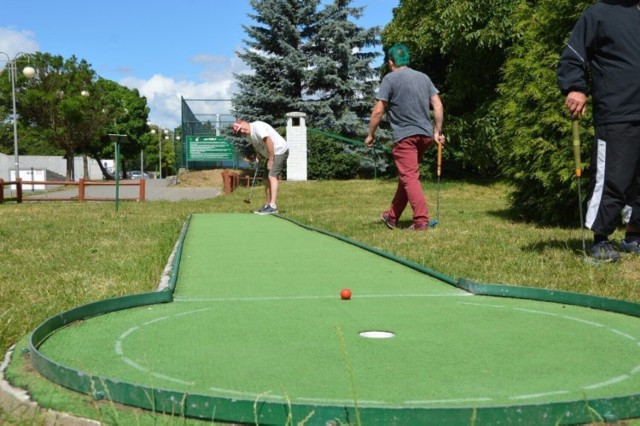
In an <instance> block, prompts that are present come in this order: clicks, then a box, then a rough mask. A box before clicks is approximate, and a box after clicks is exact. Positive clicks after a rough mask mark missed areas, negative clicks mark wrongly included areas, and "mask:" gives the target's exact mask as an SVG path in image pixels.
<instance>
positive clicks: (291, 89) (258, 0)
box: [232, 0, 320, 126]
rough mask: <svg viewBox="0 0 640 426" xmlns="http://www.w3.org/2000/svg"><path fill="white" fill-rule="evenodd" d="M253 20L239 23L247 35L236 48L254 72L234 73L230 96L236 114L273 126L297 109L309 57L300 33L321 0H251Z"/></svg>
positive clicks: (307, 28)
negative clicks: (241, 46) (236, 90)
mask: <svg viewBox="0 0 640 426" xmlns="http://www.w3.org/2000/svg"><path fill="white" fill-rule="evenodd" d="M250 2H251V6H252V7H253V9H254V10H255V11H256V14H254V15H250V17H251V18H252V19H253V20H254V21H255V22H256V25H252V26H244V30H245V32H246V33H247V35H248V36H249V37H250V39H249V40H244V42H245V43H246V45H247V47H246V48H245V49H244V50H243V51H241V52H239V53H238V56H239V57H240V59H242V60H243V61H244V62H245V63H246V64H247V65H248V66H249V67H250V68H251V69H252V70H253V71H254V72H253V74H236V75H235V78H236V81H237V83H238V88H239V93H237V94H236V95H234V96H233V98H232V104H233V109H234V110H235V113H236V116H238V117H241V118H243V119H245V120H247V121H253V120H262V121H266V122H269V123H270V124H272V125H274V126H281V125H284V124H285V123H286V118H285V114H286V113H287V112H291V111H299V110H301V106H302V105H301V100H302V95H303V85H304V74H305V70H306V69H307V67H308V66H309V58H308V57H307V56H306V55H305V53H304V51H303V45H304V37H305V35H306V34H307V32H308V31H309V28H310V23H311V22H313V20H314V19H315V16H316V9H317V5H318V4H319V2H320V0H250Z"/></svg>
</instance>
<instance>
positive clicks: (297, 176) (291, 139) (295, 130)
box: [287, 112, 307, 181]
mask: <svg viewBox="0 0 640 426" xmlns="http://www.w3.org/2000/svg"><path fill="white" fill-rule="evenodd" d="M306 118H307V115H306V114H305V113H303V112H290V113H288V114H287V144H288V145H289V158H288V159H287V180H292V181H304V180H307V125H306Z"/></svg>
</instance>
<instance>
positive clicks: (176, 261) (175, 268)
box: [169, 215, 192, 294]
mask: <svg viewBox="0 0 640 426" xmlns="http://www.w3.org/2000/svg"><path fill="white" fill-rule="evenodd" d="M191 217H192V215H189V217H187V220H186V221H185V222H184V225H183V226H182V231H181V232H180V237H178V243H177V244H176V250H175V254H174V257H173V262H172V263H171V276H170V278H169V290H170V291H171V294H173V292H174V291H175V289H176V281H177V280H178V272H179V270H180V259H182V245H183V244H184V239H185V237H186V235H187V230H188V229H189V224H190V223H191Z"/></svg>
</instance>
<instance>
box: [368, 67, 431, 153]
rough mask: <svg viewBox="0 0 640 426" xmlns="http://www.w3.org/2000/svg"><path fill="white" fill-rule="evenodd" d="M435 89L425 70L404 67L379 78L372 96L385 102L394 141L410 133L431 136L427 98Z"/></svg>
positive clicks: (428, 99)
mask: <svg viewBox="0 0 640 426" xmlns="http://www.w3.org/2000/svg"><path fill="white" fill-rule="evenodd" d="M438 93H439V92H438V89H436V87H435V86H434V85H433V82H432V81H431V79H430V78H429V77H428V76H427V75H426V74H424V73H421V72H420V71H416V70H413V69H411V68H408V67H405V68H400V69H398V70H396V71H393V72H391V73H389V74H387V75H386V76H385V77H384V78H383V79H382V83H381V84H380V88H379V89H378V94H377V95H376V99H378V100H381V101H386V102H387V116H388V117H389V123H391V129H392V130H393V142H394V143H395V142H398V141H400V140H401V139H404V138H406V137H409V136H413V135H426V136H433V124H432V123H431V119H430V117H429V109H430V105H431V103H430V99H431V97H432V96H433V95H437V94H438Z"/></svg>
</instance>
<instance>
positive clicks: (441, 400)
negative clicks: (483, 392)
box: [404, 398, 493, 405]
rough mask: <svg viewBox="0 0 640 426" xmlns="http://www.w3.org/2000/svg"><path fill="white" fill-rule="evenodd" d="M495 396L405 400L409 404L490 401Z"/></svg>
mask: <svg viewBox="0 0 640 426" xmlns="http://www.w3.org/2000/svg"><path fill="white" fill-rule="evenodd" d="M489 401H493V398H459V399H427V400H423V401H405V402H404V403H405V404H407V405H433V404H463V403H469V402H489Z"/></svg>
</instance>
